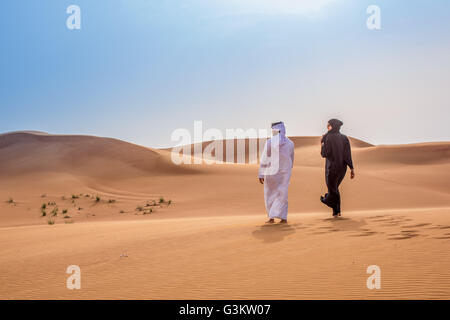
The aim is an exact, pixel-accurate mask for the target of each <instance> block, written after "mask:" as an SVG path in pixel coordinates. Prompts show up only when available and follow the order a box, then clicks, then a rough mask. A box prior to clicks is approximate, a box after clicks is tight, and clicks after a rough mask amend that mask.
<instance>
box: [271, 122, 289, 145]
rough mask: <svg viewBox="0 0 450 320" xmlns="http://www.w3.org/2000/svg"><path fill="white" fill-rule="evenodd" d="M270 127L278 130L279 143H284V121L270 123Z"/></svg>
mask: <svg viewBox="0 0 450 320" xmlns="http://www.w3.org/2000/svg"><path fill="white" fill-rule="evenodd" d="M272 129H275V130H278V131H279V132H280V133H279V134H278V135H279V136H280V137H279V138H280V145H282V144H284V143H285V142H286V141H287V140H286V139H287V138H286V128H285V127H284V123H283V122H282V121H280V122H276V123H275V124H274V125H272Z"/></svg>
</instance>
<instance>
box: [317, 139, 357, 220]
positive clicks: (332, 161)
mask: <svg viewBox="0 0 450 320" xmlns="http://www.w3.org/2000/svg"><path fill="white" fill-rule="evenodd" d="M321 154H322V157H323V158H326V163H325V180H326V183H327V187H328V193H327V194H326V195H325V198H324V199H323V202H324V203H325V204H326V205H327V206H329V207H331V208H333V215H336V214H338V213H340V212H341V195H340V194H339V185H340V184H341V182H342V180H343V179H344V177H345V173H346V172H347V166H349V167H350V169H353V162H352V153H351V149H350V141H349V140H348V138H347V136H345V135H343V134H341V133H340V132H335V133H327V134H326V135H325V136H324V139H323V144H322V149H321Z"/></svg>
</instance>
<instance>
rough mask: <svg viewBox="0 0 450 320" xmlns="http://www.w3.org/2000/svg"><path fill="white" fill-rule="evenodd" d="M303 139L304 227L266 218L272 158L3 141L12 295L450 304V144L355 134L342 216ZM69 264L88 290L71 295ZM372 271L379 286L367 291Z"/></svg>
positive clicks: (7, 282) (294, 214)
mask: <svg viewBox="0 0 450 320" xmlns="http://www.w3.org/2000/svg"><path fill="white" fill-rule="evenodd" d="M292 139H293V141H294V143H295V164H294V169H293V175H292V180H291V187H290V191H289V216H288V220H289V223H288V224H287V225H265V224H264V221H265V219H266V213H265V209H264V201H263V187H262V185H260V184H259V182H258V180H257V164H236V163H227V164H212V165H207V164H191V165H175V164H173V163H172V162H171V160H170V151H169V150H162V149H161V150H157V149H150V148H145V147H141V146H138V145H134V144H130V143H127V142H124V141H120V140H116V139H110V138H100V137H93V136H73V135H72V136H71V135H49V134H45V133H39V132H15V133H6V134H2V135H0V179H1V185H0V230H1V231H0V284H1V285H0V298H1V299H49V298H50V299H392V298H393V299H450V251H449V249H450V188H449V187H450V142H436V143H420V144H409V145H386V146H382V145H379V146H374V145H371V144H370V143H366V142H364V141H360V140H358V139H354V138H352V139H351V144H352V149H353V158H354V163H355V169H356V179H355V180H350V179H349V177H348V176H347V177H346V178H345V179H344V182H343V184H342V187H341V194H342V197H343V204H342V210H343V217H342V218H338V219H334V218H331V212H330V211H329V210H328V208H326V207H324V206H323V204H321V203H320V201H319V196H320V195H321V194H323V193H324V192H325V191H326V186H325V182H324V170H323V166H324V160H323V159H322V158H321V157H320V154H319V138H318V137H292ZM247 143H248V141H247ZM44 212H45V215H44V214H43V213H44ZM69 265H78V266H80V268H81V286H82V287H81V289H80V290H69V289H67V288H66V279H67V277H68V276H69V275H68V274H66V268H67V267H68V266H69ZM370 265H377V266H379V267H380V269H381V289H379V290H369V289H368V288H367V286H366V280H367V278H368V277H369V274H367V273H366V269H367V267H368V266H370Z"/></svg>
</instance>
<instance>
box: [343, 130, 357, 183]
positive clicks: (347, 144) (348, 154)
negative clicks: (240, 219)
mask: <svg viewBox="0 0 450 320" xmlns="http://www.w3.org/2000/svg"><path fill="white" fill-rule="evenodd" d="M344 160H345V163H346V164H347V165H348V166H349V168H350V170H351V171H350V178H351V179H353V178H355V170H354V168H353V160H352V148H351V146H350V140H349V139H348V138H347V137H345V150H344Z"/></svg>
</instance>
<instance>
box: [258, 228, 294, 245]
mask: <svg viewBox="0 0 450 320" xmlns="http://www.w3.org/2000/svg"><path fill="white" fill-rule="evenodd" d="M294 232H295V228H294V227H292V226H291V225H289V224H278V223H275V224H264V225H262V226H258V228H257V230H255V231H253V232H252V235H253V236H254V237H255V238H257V239H259V240H262V241H263V242H267V243H269V242H279V241H282V240H283V238H284V237H286V236H288V235H291V234H293V233H294Z"/></svg>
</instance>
